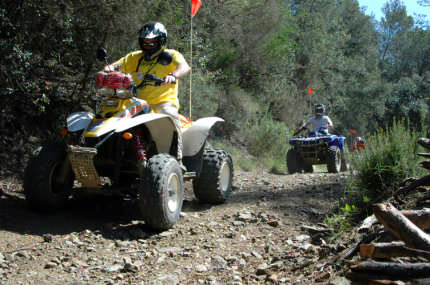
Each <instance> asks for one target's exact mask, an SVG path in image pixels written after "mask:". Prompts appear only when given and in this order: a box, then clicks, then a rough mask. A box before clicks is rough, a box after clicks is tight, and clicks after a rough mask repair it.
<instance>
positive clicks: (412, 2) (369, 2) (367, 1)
mask: <svg viewBox="0 0 430 285" xmlns="http://www.w3.org/2000/svg"><path fill="white" fill-rule="evenodd" d="M386 2H388V0H358V3H359V4H360V7H361V8H363V7H364V6H367V9H366V12H365V13H366V14H367V15H370V14H371V13H373V14H374V15H375V19H376V20H378V21H379V20H381V18H382V17H383V16H384V15H383V13H382V10H381V9H382V6H384V4H385V3H386ZM401 2H403V4H404V5H405V6H406V11H407V13H408V15H409V16H413V17H414V18H415V16H414V13H417V14H425V15H427V18H428V17H429V16H430V7H422V6H420V5H418V3H417V0H401Z"/></svg>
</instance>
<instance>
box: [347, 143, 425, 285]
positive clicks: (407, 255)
mask: <svg viewBox="0 0 430 285" xmlns="http://www.w3.org/2000/svg"><path fill="white" fill-rule="evenodd" d="M418 143H419V144H420V145H422V146H424V147H426V148H428V149H430V139H426V138H422V139H420V140H419V141H418ZM419 155H420V156H422V157H426V158H430V154H427V153H426V154H423V153H421V154H419ZM420 164H421V166H422V167H424V168H426V169H430V161H424V162H421V163H420ZM429 185H430V175H427V176H424V177H422V178H408V179H406V180H405V181H403V183H402V185H401V186H400V187H399V188H398V189H397V190H396V191H395V192H394V193H393V202H396V203H398V204H401V203H402V202H403V199H404V198H405V197H406V196H407V195H408V194H409V193H411V192H412V191H414V190H417V191H421V192H424V193H425V194H424V195H423V197H428V198H430V195H428V193H430V191H429V190H428V188H427V187H425V186H429ZM428 198H427V199H428ZM424 199H426V198H424ZM381 224H382V226H383V227H382V230H381V231H380V232H384V233H389V234H390V235H391V236H392V240H391V241H388V242H377V241H372V242H370V243H369V242H368V241H367V240H366V237H364V238H363V240H362V242H360V243H359V244H357V246H356V248H355V249H356V251H359V254H360V257H361V258H362V259H364V261H359V262H355V263H352V265H350V267H349V270H348V272H347V273H346V277H347V278H348V279H350V280H351V281H353V282H354V284H430V234H429V233H428V231H429V230H430V209H429V208H423V209H418V210H402V211H400V210H398V209H397V208H396V207H394V206H393V204H391V203H388V202H386V203H378V204H374V205H373V215H372V216H369V217H368V218H366V219H365V220H364V221H363V223H362V224H361V226H360V227H359V228H358V232H359V233H362V234H370V233H371V229H374V228H375V226H376V225H379V228H381ZM426 231H427V232H426ZM368 236H370V235H368ZM373 236H375V234H374V233H373ZM374 240H375V239H374ZM357 249H358V250H357ZM405 282H407V283H405Z"/></svg>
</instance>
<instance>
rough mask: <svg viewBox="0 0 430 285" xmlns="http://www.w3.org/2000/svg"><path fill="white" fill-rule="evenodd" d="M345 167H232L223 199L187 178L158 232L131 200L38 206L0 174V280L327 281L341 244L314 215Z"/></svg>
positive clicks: (328, 200) (336, 194)
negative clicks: (204, 194) (337, 170)
mask: <svg viewBox="0 0 430 285" xmlns="http://www.w3.org/2000/svg"><path fill="white" fill-rule="evenodd" d="M345 175H346V174H328V173H323V172H321V173H313V174H295V175H274V174H269V173H266V172H263V171H261V172H255V173H250V172H240V173H236V175H235V178H234V188H235V190H234V192H233V193H232V196H231V197H230V199H229V200H228V201H227V202H226V203H225V204H222V205H207V204H199V203H198V201H196V199H195V198H194V195H193V194H192V190H191V188H190V185H188V184H187V191H186V200H185V202H184V207H183V211H182V214H181V218H180V220H179V222H178V224H177V225H176V226H175V227H174V228H173V229H171V230H169V231H165V232H162V233H153V232H151V231H149V230H148V229H147V228H146V227H145V224H144V222H143V221H139V220H136V218H135V217H136V213H135V211H136V207H135V205H133V203H132V202H130V201H115V200H112V199H109V198H103V199H101V198H97V199H88V200H85V201H83V200H80V201H76V200H72V201H70V203H69V204H68V205H67V207H66V208H65V209H64V210H62V211H60V212H57V213H55V214H37V213H34V212H31V211H30V210H28V209H27V207H26V204H25V200H24V199H23V196H22V193H21V185H20V183H19V181H0V186H1V189H2V190H3V192H5V194H3V195H2V196H1V199H0V283H1V284H148V283H150V284H315V283H319V282H321V284H333V282H338V281H333V280H334V279H336V278H337V280H338V279H339V277H337V276H336V270H337V268H336V266H335V265H334V264H332V263H331V262H330V260H331V257H332V256H334V255H336V254H337V253H339V252H340V251H342V250H343V249H344V248H345V246H344V245H339V244H332V243H331V242H330V241H329V239H328V236H327V234H326V233H325V229H324V228H322V226H321V225H318V223H319V222H321V221H322V220H323V218H324V216H325V215H326V214H327V213H329V212H330V211H331V209H334V208H335V207H337V206H338V203H339V199H340V197H342V194H343V190H342V182H343V180H344V179H345V177H346V176H345ZM307 227H314V228H315V227H316V228H317V229H313V230H314V231H312V229H311V231H309V228H307ZM315 230H316V231H315Z"/></svg>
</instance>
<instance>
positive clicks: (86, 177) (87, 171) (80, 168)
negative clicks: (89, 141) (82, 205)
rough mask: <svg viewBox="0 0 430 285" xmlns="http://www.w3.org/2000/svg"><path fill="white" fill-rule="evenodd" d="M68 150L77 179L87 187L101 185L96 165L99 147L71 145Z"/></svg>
mask: <svg viewBox="0 0 430 285" xmlns="http://www.w3.org/2000/svg"><path fill="white" fill-rule="evenodd" d="M67 152H68V156H69V160H70V163H71V164H72V169H73V172H74V173H75V178H76V180H78V181H79V182H80V183H81V184H82V186H83V187H86V188H98V187H100V184H101V181H100V176H99V174H98V173H97V170H96V168H95V166H94V156H96V154H97V149H96V148H93V147H81V146H73V145H69V146H68V147H67Z"/></svg>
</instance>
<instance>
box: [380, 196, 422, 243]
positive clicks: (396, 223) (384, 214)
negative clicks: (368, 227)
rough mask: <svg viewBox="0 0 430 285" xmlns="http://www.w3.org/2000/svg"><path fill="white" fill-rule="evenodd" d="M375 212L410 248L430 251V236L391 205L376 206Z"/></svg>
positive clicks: (386, 226)
mask: <svg viewBox="0 0 430 285" xmlns="http://www.w3.org/2000/svg"><path fill="white" fill-rule="evenodd" d="M373 212H374V214H375V216H376V217H377V218H378V220H379V221H380V222H381V223H382V224H383V225H384V226H385V228H386V229H387V230H389V231H390V232H391V233H392V234H394V235H395V236H396V237H397V238H398V239H400V240H402V241H404V242H405V244H406V245H407V246H409V247H412V248H416V249H422V250H430V235H428V234H426V233H425V232H424V231H423V230H421V229H420V228H418V227H417V226H416V225H415V224H414V223H412V222H411V221H410V220H409V219H407V218H406V217H405V216H404V215H403V214H402V213H401V212H400V211H399V210H397V209H396V208H395V207H394V206H393V205H391V204H389V203H388V204H381V203H380V204H375V205H374V206H373Z"/></svg>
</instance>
